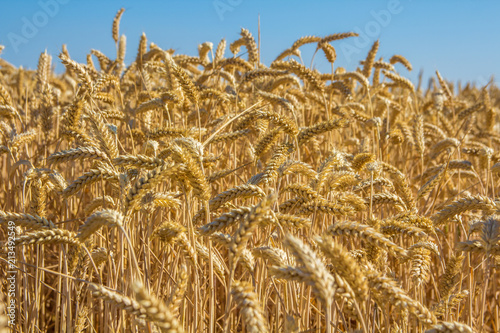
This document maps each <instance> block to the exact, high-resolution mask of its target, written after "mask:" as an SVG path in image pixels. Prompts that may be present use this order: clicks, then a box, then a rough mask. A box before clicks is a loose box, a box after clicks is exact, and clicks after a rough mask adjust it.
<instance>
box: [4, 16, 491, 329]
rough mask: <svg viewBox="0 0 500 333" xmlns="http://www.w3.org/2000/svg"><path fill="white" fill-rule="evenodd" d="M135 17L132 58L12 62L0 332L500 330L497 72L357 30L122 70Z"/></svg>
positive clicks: (210, 49) (152, 57) (157, 51)
mask: <svg viewBox="0 0 500 333" xmlns="http://www.w3.org/2000/svg"><path fill="white" fill-rule="evenodd" d="M122 14H124V10H123V9H122V10H120V11H118V13H117V15H116V17H115V19H114V20H113V24H112V38H113V40H114V42H115V44H116V50H117V53H116V56H109V55H105V54H103V53H102V52H100V51H98V50H91V51H90V53H89V54H88V56H87V62H86V63H78V62H76V61H74V60H72V58H71V56H70V54H69V52H68V50H67V49H66V47H65V46H63V48H62V52H61V53H60V54H59V56H58V59H53V58H52V57H51V56H50V55H49V54H47V53H46V52H44V53H41V55H40V58H39V63H38V67H37V70H36V71H31V70H26V69H23V68H16V67H14V66H12V65H10V64H9V63H8V62H6V61H4V60H2V59H1V58H0V168H1V170H0V172H1V181H0V224H1V228H0V241H1V242H2V243H1V248H0V276H2V282H3V283H2V284H1V287H0V288H1V293H0V294H1V295H0V296H1V299H0V332H9V331H10V329H12V331H13V332H210V333H212V332H304V333H305V332H328V333H330V332H332V333H333V332H364V333H368V332H499V331H500V322H499V307H500V288H499V284H498V278H499V276H498V272H497V269H498V268H499V267H500V242H499V241H500V217H499V216H500V215H498V214H500V197H499V191H500V188H499V184H500V125H499V124H500V121H499V115H498V110H499V107H500V90H499V88H498V87H497V86H495V85H494V84H493V83H490V84H488V85H487V86H484V87H477V86H474V85H472V84H462V85H457V84H453V83H451V82H448V81H446V79H445V78H443V77H442V76H441V75H440V73H439V72H436V73H435V76H434V77H433V78H432V79H431V80H430V82H429V84H428V86H427V84H425V85H426V86H423V83H422V78H421V77H420V79H419V82H418V83H413V82H412V81H410V80H409V79H407V78H406V77H405V76H408V72H409V71H411V70H412V66H411V63H410V61H409V59H411V55H408V56H407V58H405V57H404V56H401V55H394V56H392V57H391V58H390V59H382V58H380V57H379V56H378V55H377V51H378V48H379V41H376V42H375V43H374V44H373V46H372V47H371V50H370V51H369V53H368V54H367V56H366V58H365V60H364V61H362V62H360V64H359V67H358V68H351V69H344V68H342V67H338V66H337V65H336V64H335V60H336V51H335V45H336V43H337V41H339V40H342V39H345V38H356V36H357V34H355V33H349V32H348V33H336V34H332V35H328V36H323V37H316V36H306V37H302V38H299V39H298V40H297V41H295V42H294V43H293V45H291V46H290V48H289V49H286V50H284V51H283V52H282V53H281V54H280V55H278V56H277V58H276V59H275V60H274V61H273V62H272V63H271V64H269V65H265V64H262V63H261V62H260V49H259V46H258V45H259V43H258V40H256V38H255V37H254V36H253V35H252V33H251V32H250V31H248V30H246V29H242V30H241V38H239V39H237V40H236V41H233V42H232V43H228V42H226V41H225V40H221V41H220V42H219V43H218V44H217V45H216V46H214V45H213V44H212V43H210V42H206V43H203V44H200V45H199V46H198V51H199V54H198V55H184V54H177V53H175V52H174V51H173V50H163V49H161V48H160V47H159V46H158V45H156V44H154V43H152V42H149V41H148V40H147V37H146V35H145V34H143V35H142V37H141V38H140V41H139V46H138V50H137V57H136V60H135V61H133V62H132V63H130V64H127V65H126V64H125V63H124V59H125V54H126V52H135V50H132V48H130V47H129V48H128V49H127V47H126V42H127V41H126V37H125V36H124V35H120V32H119V23H120V19H121V17H122ZM125 18H126V14H125V16H124V19H125ZM110 42H111V41H110ZM381 42H383V41H381ZM306 44H312V45H315V46H316V52H315V54H314V56H313V57H326V59H327V60H328V62H329V63H330V64H331V71H330V72H326V73H320V72H318V71H317V70H315V69H314V68H311V67H310V66H307V65H304V63H306V64H308V63H309V61H311V59H303V58H302V57H301V47H303V46H304V45H306ZM228 49H229V50H228ZM56 61H60V62H61V63H62V64H63V65H64V73H62V74H56V73H54V71H53V64H54V62H56ZM311 63H312V61H311ZM7 277H8V278H9V279H8V278H7ZM11 304H14V305H13V306H10V305H11ZM12 314H13V315H12ZM9 315H11V316H9ZM12 317H14V318H15V320H13V321H12V322H9V320H11V319H12Z"/></svg>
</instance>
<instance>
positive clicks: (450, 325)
mask: <svg viewBox="0 0 500 333" xmlns="http://www.w3.org/2000/svg"><path fill="white" fill-rule="evenodd" d="M472 332H474V331H473V330H472V328H470V327H469V326H467V325H465V324H461V323H457V322H445V321H443V322H440V323H439V324H437V325H434V326H432V328H431V329H428V330H426V331H425V333H472Z"/></svg>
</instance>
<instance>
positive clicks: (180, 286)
mask: <svg viewBox="0 0 500 333" xmlns="http://www.w3.org/2000/svg"><path fill="white" fill-rule="evenodd" d="M188 278H189V275H188V272H187V267H186V266H185V265H182V266H181V269H180V271H179V277H178V280H177V281H178V282H177V285H176V286H175V289H174V291H173V292H172V294H171V295H170V298H169V302H168V304H169V305H168V306H169V308H170V310H171V311H172V314H173V315H174V316H176V315H177V314H178V313H179V312H180V311H179V306H180V305H181V303H182V300H183V299H184V294H185V293H186V288H187V284H188Z"/></svg>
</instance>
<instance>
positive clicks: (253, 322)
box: [231, 281, 269, 333]
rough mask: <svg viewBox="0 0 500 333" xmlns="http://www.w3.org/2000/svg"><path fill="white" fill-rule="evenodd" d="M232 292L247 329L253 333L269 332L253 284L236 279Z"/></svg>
mask: <svg viewBox="0 0 500 333" xmlns="http://www.w3.org/2000/svg"><path fill="white" fill-rule="evenodd" d="M231 294H232V295H233V298H234V300H235V303H236V304H237V306H238V308H239V309H240V312H241V314H242V316H243V321H244V323H245V328H246V330H247V331H248V332H252V333H257V332H259V333H260V332H264V333H265V332H269V327H268V323H267V319H266V317H265V316H264V311H263V310H262V306H261V305H260V302H259V300H258V296H257V294H255V292H254V291H253V287H252V285H251V284H249V283H248V282H243V281H235V282H233V285H232V286H231Z"/></svg>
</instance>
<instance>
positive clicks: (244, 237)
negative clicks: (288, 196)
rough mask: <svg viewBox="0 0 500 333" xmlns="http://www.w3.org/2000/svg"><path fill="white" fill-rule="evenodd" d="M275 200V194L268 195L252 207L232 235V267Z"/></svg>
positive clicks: (230, 251) (230, 249)
mask: <svg viewBox="0 0 500 333" xmlns="http://www.w3.org/2000/svg"><path fill="white" fill-rule="evenodd" d="M275 200H276V195H275V194H270V195H268V196H267V197H265V198H264V199H263V200H262V201H261V202H260V203H258V204H257V205H255V206H253V207H252V209H251V210H250V212H249V213H248V214H246V215H245V218H244V219H243V220H242V221H241V222H240V226H239V228H238V230H237V231H236V233H235V234H234V237H233V242H232V243H231V246H230V247H229V253H230V258H231V262H232V265H233V267H234V264H235V263H236V262H237V260H238V257H239V256H240V255H241V252H242V251H243V249H244V248H245V246H246V243H247V241H248V240H249V239H250V237H251V236H252V234H253V231H254V230H255V228H256V227H257V225H258V224H259V223H261V222H262V221H263V220H264V219H266V218H267V216H268V214H269V210H270V207H271V205H272V204H273V203H274V201H275Z"/></svg>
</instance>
